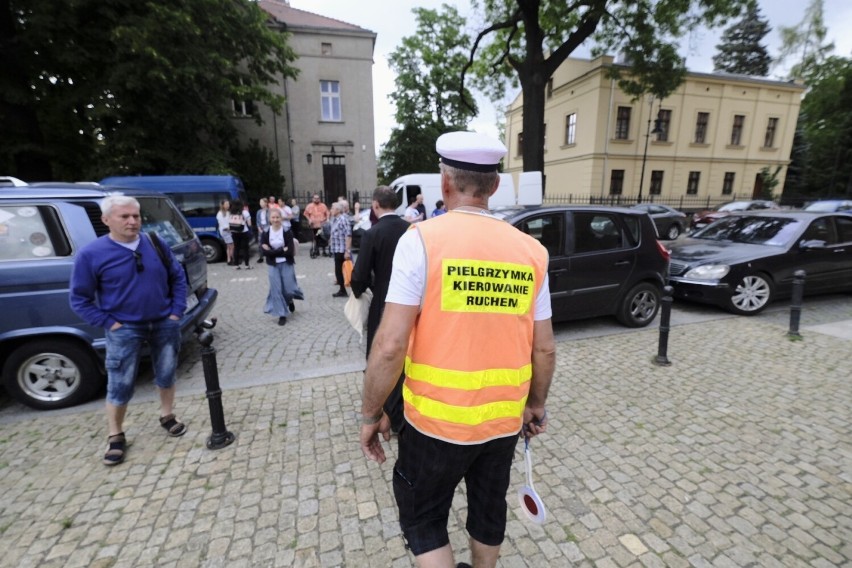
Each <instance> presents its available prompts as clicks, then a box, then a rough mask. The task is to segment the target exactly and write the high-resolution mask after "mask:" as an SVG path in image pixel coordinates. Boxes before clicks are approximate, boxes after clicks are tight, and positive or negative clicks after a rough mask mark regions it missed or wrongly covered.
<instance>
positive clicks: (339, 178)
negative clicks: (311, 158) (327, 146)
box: [322, 155, 346, 203]
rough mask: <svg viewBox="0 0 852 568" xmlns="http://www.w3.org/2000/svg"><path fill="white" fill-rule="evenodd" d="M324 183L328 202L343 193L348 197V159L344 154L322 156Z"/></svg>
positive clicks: (333, 200)
mask: <svg viewBox="0 0 852 568" xmlns="http://www.w3.org/2000/svg"><path fill="white" fill-rule="evenodd" d="M322 183H323V190H324V191H325V198H326V201H327V202H328V203H334V202H335V201H337V198H338V197H340V196H341V195H342V196H343V197H346V159H345V158H344V157H343V156H336V155H331V156H323V157H322Z"/></svg>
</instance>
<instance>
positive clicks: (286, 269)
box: [260, 209, 305, 325]
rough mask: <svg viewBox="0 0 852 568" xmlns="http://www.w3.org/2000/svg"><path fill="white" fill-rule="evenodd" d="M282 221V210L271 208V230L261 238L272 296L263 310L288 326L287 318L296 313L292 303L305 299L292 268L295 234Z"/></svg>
mask: <svg viewBox="0 0 852 568" xmlns="http://www.w3.org/2000/svg"><path fill="white" fill-rule="evenodd" d="M283 222H284V217H283V215H282V214H281V210H280V209H270V210H269V223H270V226H269V230H268V231H266V232H265V233H263V234H262V235H261V236H260V250H261V252H262V253H263V256H264V257H266V265H267V267H268V270H269V294H268V295H267V297H266V306H265V307H264V310H263V311H264V312H265V313H267V314H272V315H274V316H278V325H284V324H286V323H287V316H289V315H290V314H291V313H292V312H294V311H295V310H296V305H295V304H294V303H293V300H294V299H298V300H303V299H304V298H305V295H304V294H303V293H302V290H301V288H299V284H298V282H296V270H295V268H294V267H293V264H294V263H295V260H294V257H293V233H291V232H290V231H287V230H285V229H284V225H283Z"/></svg>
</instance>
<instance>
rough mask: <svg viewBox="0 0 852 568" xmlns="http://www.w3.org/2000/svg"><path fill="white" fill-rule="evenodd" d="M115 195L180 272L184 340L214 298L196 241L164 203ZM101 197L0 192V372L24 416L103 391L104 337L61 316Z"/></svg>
mask: <svg viewBox="0 0 852 568" xmlns="http://www.w3.org/2000/svg"><path fill="white" fill-rule="evenodd" d="M113 192H114V191H113ZM121 193H124V194H127V195H132V196H133V197H135V198H136V199H138V200H139V203H140V205H141V212H142V228H143V230H144V231H146V232H148V231H154V232H156V233H157V234H158V235H159V236H160V237H161V238H162V239H163V240H164V241H165V242H166V243H168V244H169V245H170V246H171V247H172V250H173V251H174V253H175V256H177V258H178V259H179V260H180V261H181V264H182V265H183V267H184V269H185V271H186V277H187V283H188V291H189V296H188V297H187V310H186V313H185V314H184V316H183V318H182V320H181V329H182V330H183V334H184V339H187V338H189V337H191V336H192V332H193V331H194V330H195V327H196V325H197V324H198V323H200V322H201V321H202V320H203V319H204V318H205V317H207V315H208V314H209V313H210V311H211V310H212V309H213V306H214V304H215V302H216V297H217V292H216V290H214V289H211V288H208V287H207V263H206V261H205V258H204V251H203V249H202V246H201V242H200V241H199V240H198V237H197V236H196V235H195V234H194V233H193V232H192V229H191V228H190V227H189V225H188V224H187V222H186V220H185V219H184V218H183V216H182V215H181V214H180V212H179V211H178V210H177V208H176V207H175V205H174V204H173V203H172V201H171V200H170V199H169V198H168V197H166V196H165V195H162V194H158V193H154V192H145V191H133V190H127V191H122V192H121ZM107 195H108V192H107V191H106V189H105V188H103V187H100V186H98V185H97V184H85V185H79V184H53V183H51V184H33V185H29V186H21V187H3V188H2V189H0V314H2V317H0V371H2V382H3V385H4V386H5V388H6V391H7V392H8V393H9V394H10V395H11V396H12V397H14V398H15V399H17V400H18V401H20V402H22V403H24V404H26V405H28V406H31V407H33V408H38V409H55V408H62V407H66V406H73V405H75V404H79V403H81V402H85V401H87V400H89V399H91V398H92V397H94V396H95V395H96V394H98V393H99V392H100V391H101V390H102V388H103V386H104V385H105V384H106V381H105V377H104V370H103V368H104V365H103V357H104V349H105V339H104V330H103V329H100V328H93V327H91V326H89V325H88V324H86V323H85V322H83V320H81V319H80V318H79V317H78V316H77V315H76V314H75V313H74V312H73V311H72V310H71V307H70V305H69V303H68V287H69V282H70V279H71V270H72V267H73V265H74V259H75V258H76V257H77V255H78V254H79V252H80V250H81V249H82V248H83V247H84V246H85V245H87V244H88V243H90V242H92V241H93V240H95V239H96V238H98V237H99V236H101V235H105V234H107V233H108V232H109V229H108V228H107V227H106V226H105V225H104V224H103V222H102V221H101V210H100V203H101V201H102V200H103V198H104V197H106V196H107Z"/></svg>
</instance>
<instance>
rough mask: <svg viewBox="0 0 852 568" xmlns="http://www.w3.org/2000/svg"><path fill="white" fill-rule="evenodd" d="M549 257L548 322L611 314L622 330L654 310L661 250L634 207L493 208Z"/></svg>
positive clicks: (661, 277) (664, 258) (664, 254)
mask: <svg viewBox="0 0 852 568" xmlns="http://www.w3.org/2000/svg"><path fill="white" fill-rule="evenodd" d="M495 215H497V216H498V217H501V218H503V219H505V220H506V221H508V222H509V223H511V224H512V225H514V226H515V227H517V228H518V229H519V230H521V231H523V232H524V233H527V234H528V235H531V236H532V237H534V238H536V239H538V240H539V242H541V244H542V245H544V247H545V248H546V249H547V251H548V253H549V254H550V264H549V266H548V270H547V273H548V278H549V281H550V301H551V305H552V307H553V321H565V320H572V319H581V318H591V317H597V316H606V315H615V317H616V319H618V321H619V322H621V323H622V324H623V325H625V326H627V327H642V326H646V325H648V324H649V323H651V322H652V321H654V318H655V317H656V315H657V312H658V311H659V308H660V296H661V293H662V288H663V284H664V283H665V275H666V271H667V268H668V256H669V253H668V251H667V250H666V248H665V247H663V246H662V245H661V244H660V242H659V241H658V240H657V233H656V231H655V230H654V225H653V223H652V222H651V218H650V217H648V215H646V214H645V213H643V212H641V211H637V210H636V209H627V208H618V207H604V206H601V207H588V206H582V205H574V206H571V205H569V206H561V207H556V206H555V207H537V208H510V209H500V210H497V211H495Z"/></svg>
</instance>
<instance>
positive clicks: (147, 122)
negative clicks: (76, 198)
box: [0, 0, 296, 180]
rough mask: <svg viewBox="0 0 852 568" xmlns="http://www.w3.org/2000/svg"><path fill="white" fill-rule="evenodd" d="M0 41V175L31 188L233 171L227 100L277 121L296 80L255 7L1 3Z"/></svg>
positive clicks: (110, 0) (282, 42)
mask: <svg viewBox="0 0 852 568" xmlns="http://www.w3.org/2000/svg"><path fill="white" fill-rule="evenodd" d="M0 36H2V39H0V67H2V68H3V69H9V73H8V74H6V73H4V75H5V77H6V80H5V81H4V82H3V83H2V85H0V131H2V132H4V134H6V135H4V136H3V137H2V139H0V169H2V170H3V171H4V172H7V173H12V174H18V177H23V178H25V179H57V178H58V179H74V180H79V179H98V178H100V177H101V176H103V175H107V174H113V175H114V174H136V173H143V174H163V173H173V174H180V173H221V172H226V171H229V170H230V164H231V163H232V160H233V157H232V156H231V153H232V151H233V150H234V148H235V142H234V141H235V140H236V130H235V128H234V126H233V124H232V122H231V117H232V112H233V111H232V107H231V101H232V100H253V101H259V102H262V103H265V104H266V105H268V106H269V107H271V108H272V109H273V111H275V112H277V111H280V109H281V108H282V106H283V102H284V100H283V97H281V96H280V95H276V94H274V93H273V92H271V91H270V90H269V85H271V84H274V83H276V82H278V81H280V80H281V78H282V77H295V76H296V69H294V68H293V67H291V66H290V63H291V62H292V61H294V60H295V57H296V56H295V53H294V52H293V51H292V50H291V49H290V47H289V46H288V45H287V41H286V36H284V35H282V34H280V33H279V32H276V31H274V30H272V29H270V28H269V27H268V26H267V15H266V14H265V12H263V11H261V10H260V8H259V7H258V6H257V5H256V4H255V3H254V2H251V1H249V0H185V1H182V2H177V3H174V2H172V3H168V2H166V3H164V2H158V1H155V0H0ZM258 120H259V118H258Z"/></svg>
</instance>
